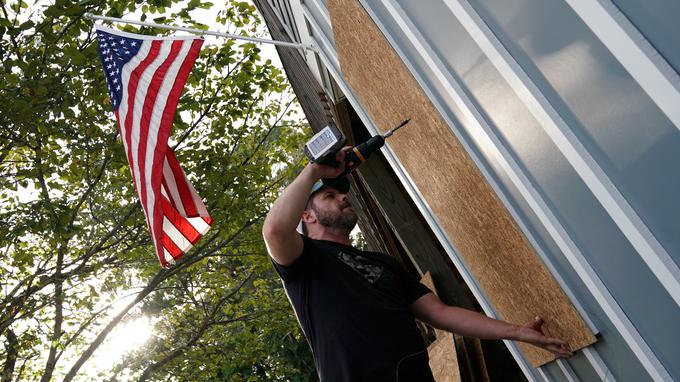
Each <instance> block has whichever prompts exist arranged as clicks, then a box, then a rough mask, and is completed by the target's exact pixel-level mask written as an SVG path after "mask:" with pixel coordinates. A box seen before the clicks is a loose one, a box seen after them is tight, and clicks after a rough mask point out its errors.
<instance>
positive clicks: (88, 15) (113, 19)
mask: <svg viewBox="0 0 680 382" xmlns="http://www.w3.org/2000/svg"><path fill="white" fill-rule="evenodd" d="M84 16H85V18H88V19H90V20H103V21H111V22H114V23H122V24H134V25H142V26H145V27H153V28H160V29H169V30H173V31H182V32H189V33H194V34H199V35H208V36H217V37H225V38H233V39H236V40H245V41H251V42H257V43H262V44H272V45H279V46H287V47H289V48H297V49H303V50H307V49H310V50H312V51H315V52H316V51H318V50H317V48H316V46H315V45H314V44H302V43H296V42H288V41H279V40H268V39H265V38H258V37H248V36H241V35H237V34H230V33H222V32H213V31H210V30H201V29H195V28H185V27H175V26H172V25H164V24H156V23H147V22H144V21H136V20H124V19H120V18H117V17H108V16H99V15H93V14H92V13H89V12H88V13H85V14H84Z"/></svg>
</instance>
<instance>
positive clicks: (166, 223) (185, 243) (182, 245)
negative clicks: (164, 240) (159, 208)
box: [163, 216, 194, 252]
mask: <svg viewBox="0 0 680 382" xmlns="http://www.w3.org/2000/svg"><path fill="white" fill-rule="evenodd" d="M163 232H164V233H165V234H166V235H167V236H168V238H169V239H170V240H172V242H173V243H175V245H176V246H177V248H179V249H180V251H182V252H187V251H188V250H190V249H191V248H193V247H194V246H193V245H191V242H190V241H189V240H187V238H186V237H184V235H182V233H181V232H180V231H179V230H178V229H177V228H176V227H175V226H174V225H173V224H172V223H171V222H170V220H168V218H167V217H165V216H163Z"/></svg>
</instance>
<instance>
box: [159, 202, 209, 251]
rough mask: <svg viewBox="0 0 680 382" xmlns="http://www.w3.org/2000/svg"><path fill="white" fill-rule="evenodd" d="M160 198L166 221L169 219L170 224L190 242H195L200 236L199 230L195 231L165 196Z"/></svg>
mask: <svg viewBox="0 0 680 382" xmlns="http://www.w3.org/2000/svg"><path fill="white" fill-rule="evenodd" d="M161 199H162V202H163V213H164V214H165V217H166V218H167V219H168V221H170V223H172V225H174V226H175V228H177V230H178V231H179V232H181V233H182V235H184V237H185V238H186V239H187V240H189V242H190V243H191V244H194V243H196V242H197V241H198V239H200V238H201V234H200V232H198V231H196V229H195V228H194V226H193V225H191V223H189V221H188V220H186V218H185V217H183V216H182V215H180V214H179V212H177V210H176V209H175V208H174V207H173V206H172V205H171V204H170V201H169V200H168V199H167V198H166V197H161Z"/></svg>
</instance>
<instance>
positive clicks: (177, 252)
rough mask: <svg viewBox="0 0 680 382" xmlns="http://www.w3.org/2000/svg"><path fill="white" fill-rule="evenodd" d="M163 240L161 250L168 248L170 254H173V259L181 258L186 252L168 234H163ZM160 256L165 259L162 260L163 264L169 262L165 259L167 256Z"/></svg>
mask: <svg viewBox="0 0 680 382" xmlns="http://www.w3.org/2000/svg"><path fill="white" fill-rule="evenodd" d="M162 242H163V245H162V246H161V251H162V250H163V248H165V249H167V250H168V252H170V255H172V258H173V259H179V258H180V257H182V255H183V254H184V252H182V250H181V249H179V247H178V246H177V245H175V243H174V242H173V241H172V240H171V239H170V237H168V236H167V235H163V238H162ZM159 258H162V259H163V260H161V264H162V263H166V264H167V262H166V261H165V256H163V257H159Z"/></svg>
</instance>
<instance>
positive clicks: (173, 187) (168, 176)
mask: <svg viewBox="0 0 680 382" xmlns="http://www.w3.org/2000/svg"><path fill="white" fill-rule="evenodd" d="M163 176H165V183H166V184H167V185H168V191H170V195H172V200H173V202H174V203H175V208H177V211H179V213H181V214H182V216H187V213H186V211H185V210H184V203H182V198H181V197H180V196H179V190H177V183H176V182H175V174H173V172H172V169H171V168H170V164H169V163H168V158H167V157H166V158H165V160H164V161H163ZM168 200H170V198H168Z"/></svg>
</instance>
